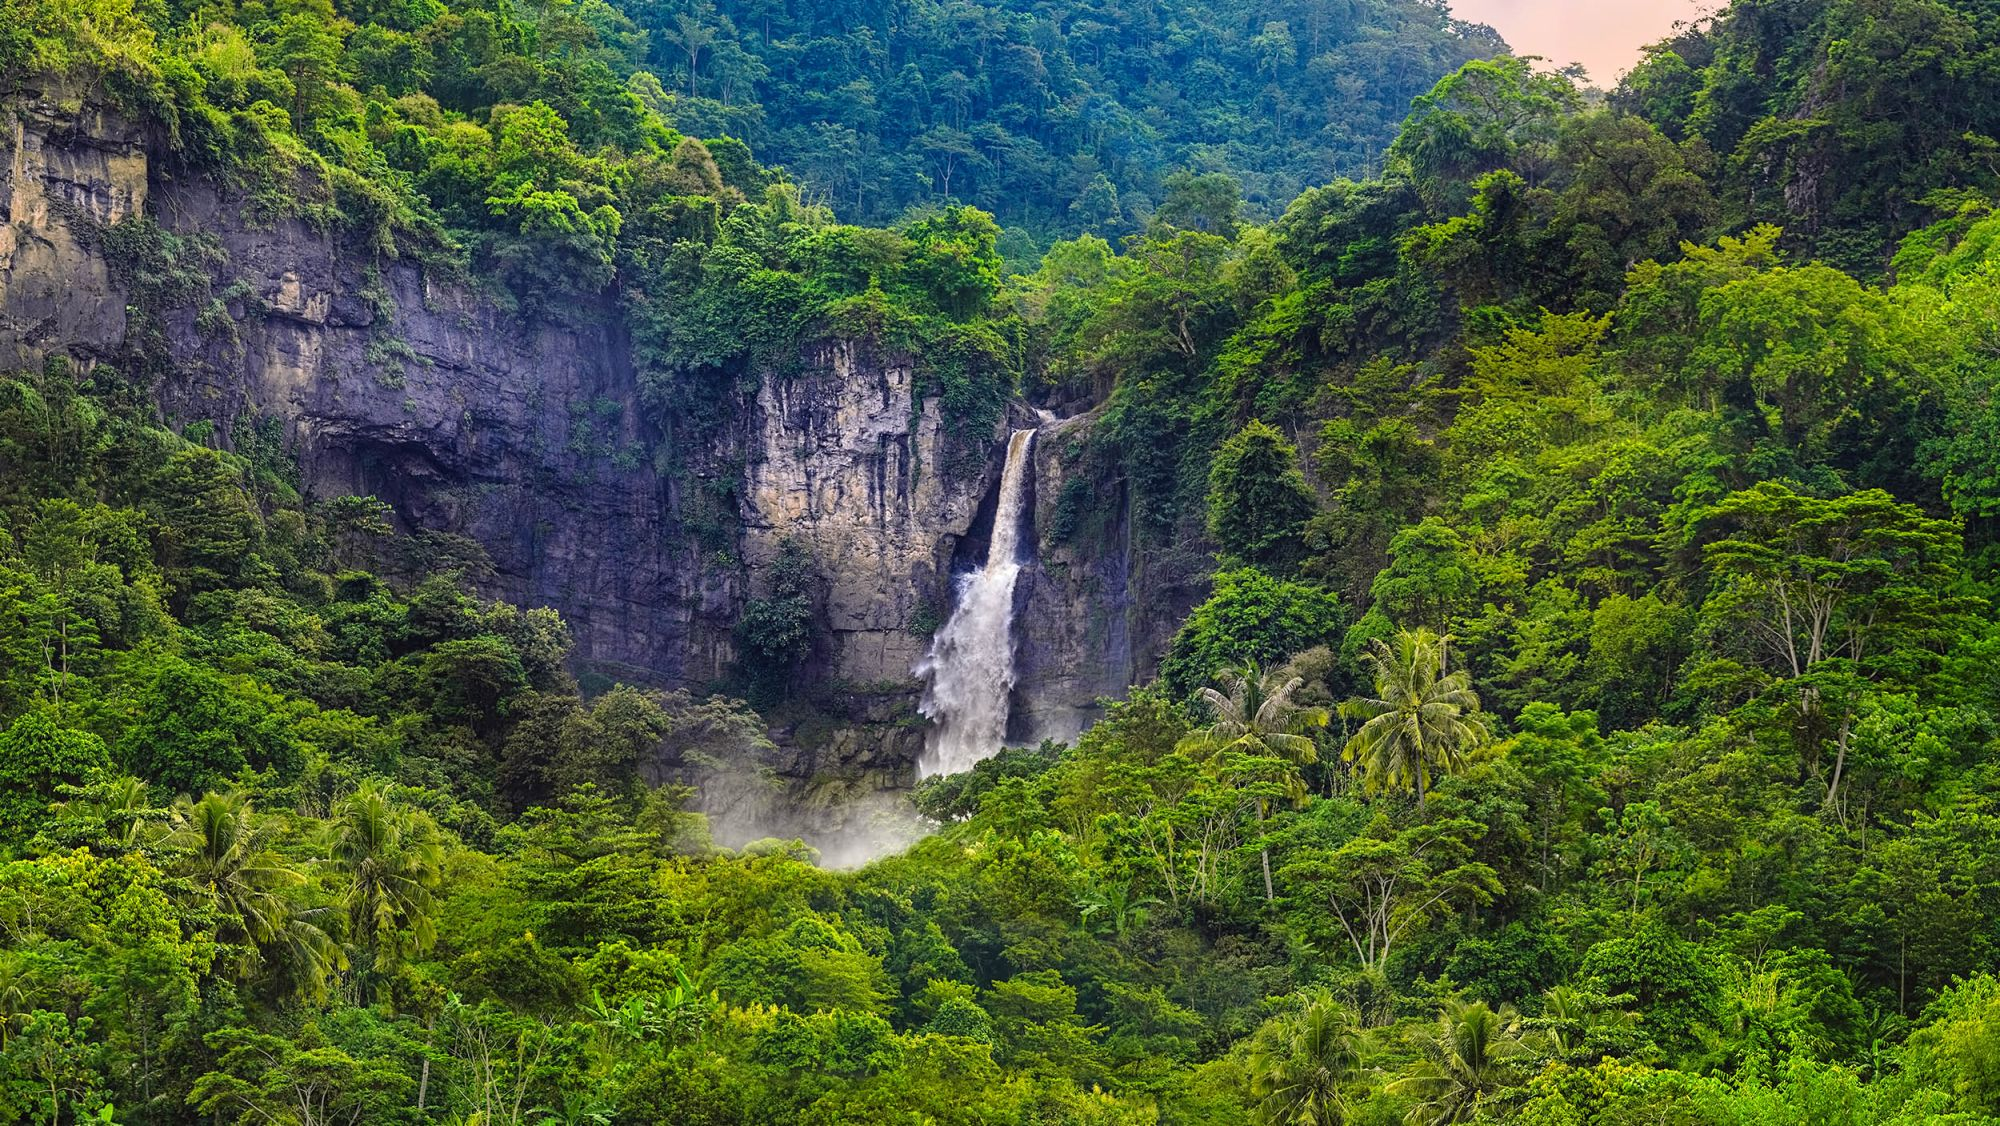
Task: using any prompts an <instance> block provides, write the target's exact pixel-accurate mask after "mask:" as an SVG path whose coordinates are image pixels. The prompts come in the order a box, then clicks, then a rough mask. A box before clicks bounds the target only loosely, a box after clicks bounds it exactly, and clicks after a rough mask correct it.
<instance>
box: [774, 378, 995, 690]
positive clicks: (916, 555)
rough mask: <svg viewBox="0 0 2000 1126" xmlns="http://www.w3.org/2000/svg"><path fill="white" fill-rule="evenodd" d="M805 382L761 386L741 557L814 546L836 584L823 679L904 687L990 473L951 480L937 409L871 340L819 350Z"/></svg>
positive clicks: (955, 446)
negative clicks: (921, 628) (926, 617)
mask: <svg viewBox="0 0 2000 1126" xmlns="http://www.w3.org/2000/svg"><path fill="white" fill-rule="evenodd" d="M812 360H813V362H812V363H811V364H809V365H808V367H807V369H806V370H805V372H804V373H802V374H797V375H791V376H787V377H782V378H781V377H779V376H776V375H766V376H765V377H764V379H763V381H762V383H761V385H760V386H759V387H758V390H757V399H756V403H755V411H754V421H753V423H752V426H751V431H750V438H749V441H748V443H747V451H746V452H747V453H748V455H749V460H748V466H747V470H746V472H745V479H744V490H743V511H744V521H743V525H744V527H743V554H744V559H745V561H746V562H747V563H749V564H750V565H751V567H752V568H753V569H758V568H761V567H762V566H763V565H764V564H766V563H768V562H769V561H770V560H771V559H772V558H773V557H774V556H776V554H777V551H778V546H779V544H780V543H782V542H783V541H784V539H785V538H786V537H788V536H790V537H795V538H797V539H799V540H800V541H802V542H803V543H805V544H806V545H807V546H808V547H810V548H811V550H812V554H813V557H814V559H815V560H817V561H818V565H819V569H820V571H821V578H822V580H823V581H824V584H825V586H826V607H825V609H826V616H827V625H828V627H829V628H830V630H831V632H832V635H833V638H832V647H831V648H832V653H831V654H830V661H829V663H828V668H827V671H828V672H829V673H830V674H831V675H832V676H833V677H834V678H836V679H838V680H841V681H846V682H850V683H853V684H878V683H881V682H884V681H890V682H900V681H907V680H908V679H909V676H910V666H911V665H912V664H914V663H915V662H916V660H917V659H918V658H919V657H922V656H923V654H924V650H925V648H926V646H927V645H928V644H929V643H928V641H927V639H926V638H925V637H924V636H922V635H921V634H920V633H919V632H918V630H917V628H916V627H917V626H918V625H919V624H920V616H921V615H922V614H923V613H924V611H925V609H926V607H927V606H934V605H935V603H936V601H937V598H938V595H939V594H940V592H941V591H942V590H943V587H944V585H945V583H946V582H947V581H948V577H949V573H950V569H951V561H952V557H953V554H954V552H955V550H956V548H957V545H958V543H959V541H960V539H961V538H962V537H963V536H965V534H966V533H967V532H968V531H969V530H970V529H971V527H972V524H973V521H974V518H975V517H976V516H977V514H978V510H979V506H980V502H981V500H982V499H983V497H984V496H985V494H986V492H987V491H988V489H989V486H990V482H989V478H990V477H991V476H992V473H991V469H990V467H983V466H982V467H978V468H976V469H975V470H974V471H973V472H970V473H968V472H963V471H960V472H953V469H954V467H956V466H959V465H961V464H962V463H963V462H964V460H965V458H964V457H963V454H964V452H965V450H964V449H962V448H961V447H963V446H966V445H973V446H975V447H976V446H977V445H980V444H986V445H990V444H992V443H994V442H996V441H998V440H999V438H1000V436H1001V434H1002V433H1004V431H1002V430H1000V429H998V428H996V429H995V431H994V432H993V433H991V434H986V435H973V436H969V439H960V440H956V441H955V440H954V438H953V435H951V434H950V433H949V432H948V431H947V428H946V426H945V422H944V419H943V416H942V411H941V410H940V408H939V404H938V401H937V400H936V399H927V398H921V397H919V396H918V395H917V394H916V393H915V390H914V389H915V387H916V386H917V373H916V371H915V370H914V368H913V366H912V364H911V362H910V360H909V358H908V357H906V356H892V355H883V354H881V353H879V352H877V351H876V350H875V349H873V348H871V347H869V346H868V345H866V344H864V343H858V342H853V341H836V342H834V343H831V344H828V345H825V346H823V347H822V348H820V349H818V350H817V351H816V354H815V355H814V356H813V357H812Z"/></svg>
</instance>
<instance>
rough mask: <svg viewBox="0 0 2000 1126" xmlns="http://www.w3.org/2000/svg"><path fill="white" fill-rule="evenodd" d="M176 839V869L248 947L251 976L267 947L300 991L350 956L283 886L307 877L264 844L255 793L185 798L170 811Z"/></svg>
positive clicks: (319, 985) (221, 929)
mask: <svg viewBox="0 0 2000 1126" xmlns="http://www.w3.org/2000/svg"><path fill="white" fill-rule="evenodd" d="M171 823H172V826H173V836H172V838H171V840H172V842H173V843H174V844H177V845H180V846H181V847H183V848H185V849H186V850H187V851H186V852H185V853H184V854H183V855H181V856H180V857H179V858H178V859H177V861H176V862H175V865H174V867H175V870H176V872H177V873H178V874H179V875H181V876H183V877H185V878H186V879H187V880H188V881H189V883H190V884H192V885H193V887H194V888H195V890H196V891H197V893H198V894H200V895H201V896H202V897H203V898H205V899H206V900H207V901H208V903H209V905H210V906H212V907H213V908H214V910H215V913H216V917H217V918H218V919H219V920H221V922H220V923H219V924H218V928H217V930H218V937H220V938H222V939H223V940H224V941H225V942H233V943H234V944H235V945H237V946H238V947H239V948H240V949H241V951H242V953H241V954H240V955H239V956H238V958H237V965H236V970H237V975H238V976H239V977H242V978H246V979H247V978H249V977H251V976H253V975H255V974H256V973H257V971H258V970H259V969H261V968H262V967H263V966H264V965H265V954H266V952H267V951H275V952H276V953H277V954H278V955H279V961H280V962H281V964H283V965H284V966H286V967H288V968H289V969H290V970H291V971H292V972H293V973H294V974H295V975H296V980H297V983H298V987H299V990H300V992H302V993H307V994H317V993H319V992H320V991H321V990H322V989H324V987H325V984H326V979H327V977H328V975H329V974H331V973H332V972H333V971H334V970H336V969H338V968H340V966H342V965H343V964H344V963H345V961H346V959H345V958H344V957H343V956H342V954H341V952H340V948H339V947H338V946H336V945H335V944H334V942H333V940H332V939H331V938H329V937H328V936H327V933H326V931H324V930H322V929H321V928H320V927H319V926H318V925H317V924H316V923H315V921H314V920H313V917H312V916H313V912H311V911H308V910H301V909H300V908H299V907H298V905H297V904H295V903H294V902H293V901H292V900H291V899H290V898H288V897H287V896H286V895H285V894H284V890H283V889H286V888H292V887H297V886H299V885H301V884H303V883H305V882H306V877H305V874H304V873H302V872H300V871H298V870H297V869H295V868H292V867H291V866H289V865H287V864H286V863H285V862H284V861H283V860H282V859H281V858H280V857H279V856H278V855H277V854H276V853H274V852H272V851H271V850H270V849H269V848H267V847H266V841H267V840H268V838H269V834H268V833H267V832H266V830H265V829H264V828H263V827H262V826H261V825H259V824H258V822H257V818H256V814H255V812H254V811H253V810H252V809H251V807H250V800H249V798H247V797H246V796H244V795H243V794H240V793H230V794H208V795H206V796H204V797H203V798H202V799H201V800H200V801H194V800H191V799H188V798H182V799H181V800H180V801H179V802H178V803H177V804H176V805H175V806H174V811H173V815H172V822H171Z"/></svg>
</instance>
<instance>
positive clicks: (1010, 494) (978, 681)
mask: <svg viewBox="0 0 2000 1126" xmlns="http://www.w3.org/2000/svg"><path fill="white" fill-rule="evenodd" d="M1034 447H1035V432H1034V431H1033V430H1016V431H1014V435H1013V437H1011V438H1009V439H1008V441H1007V463H1006V467H1005V468H1004V469H1002V470H1001V472H1000V500H999V503H998V504H997V505H996V506H995V507H994V511H993V538H992V540H991V541H989V543H988V545H987V548H986V565H985V566H983V567H980V568H979V569H978V570H976V571H972V572H970V573H969V574H967V575H965V576H964V577H963V578H961V579H960V580H959V587H958V606H957V607H956V608H955V609H954V610H952V612H951V618H950V619H949V620H948V621H946V622H945V624H944V627H943V628H942V629H940V630H938V631H937V635H936V636H935V637H933V638H932V639H931V651H930V653H929V654H928V655H927V656H925V657H924V659H923V660H921V661H919V662H917V667H916V668H915V669H914V670H912V671H914V672H915V673H916V675H918V676H921V677H924V678H926V679H927V680H928V681H929V686H928V687H927V688H926V689H925V690H924V699H923V703H922V705H921V706H920V710H921V711H922V712H923V713H924V715H926V716H928V717H929V718H930V719H931V721H932V723H933V727H932V728H931V736H930V742H929V744H928V745H927V746H926V747H925V748H924V757H923V759H922V760H921V761H920V762H918V764H917V772H918V774H919V775H921V776H922V777H925V778H929V777H931V776H933V775H938V774H956V773H958V772H959V771H962V770H970V769H972V767H973V764H975V763H977V762H979V761H980V760H981V759H985V758H988V757H990V756H992V755H994V754H997V753H998V752H999V751H1000V749H1001V747H1002V746H1003V745H1004V744H1005V742H1006V739H1007V712H1008V697H1009V696H1010V695H1011V694H1012V693H1013V691H1014V580H1015V579H1017V578H1019V577H1020V574H1021V560H1020V558H1019V556H1020V547H1021V544H1020V541H1021V510H1022V508H1023V506H1024V505H1025V504H1026V497H1027V493H1028V483H1029V480H1030V479H1031V475H1032V474H1033V468H1032V467H1033V464H1034V463H1033V458H1032V456H1031V455H1032V454H1033V452H1034Z"/></svg>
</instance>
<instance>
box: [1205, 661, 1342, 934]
mask: <svg viewBox="0 0 2000 1126" xmlns="http://www.w3.org/2000/svg"><path fill="white" fill-rule="evenodd" d="M1216 679H1217V680H1218V681H1219V682H1220V683H1221V684H1222V687H1223V688H1224V689H1226V690H1227V691H1226V692H1223V691H1217V690H1216V689H1214V688H1203V689H1202V690H1201V692H1200V693H1199V695H1200V697H1201V699H1202V700H1203V701H1204V702H1205V703H1207V704H1208V707H1209V710H1210V711H1212V712H1213V713H1215V722H1214V723H1212V724H1209V725H1208V726H1207V727H1205V728H1202V729H1201V730H1199V731H1196V732H1194V733H1192V734H1190V735H1189V736H1188V737H1187V738H1185V739H1183V740H1181V743H1180V750H1181V751H1182V752H1184V753H1191V754H1198V755H1202V756H1204V757H1206V758H1208V759H1210V760H1211V761H1226V759H1224V756H1226V755H1230V754H1240V755H1250V756H1254V757H1257V758H1268V759H1277V760H1279V761H1281V762H1285V763H1288V764H1290V768H1289V769H1287V770H1286V771H1285V772H1284V776H1283V777H1282V778H1281V779H1280V782H1281V784H1282V785H1283V786H1284V788H1285V796H1286V797H1287V798H1289V799H1291V800H1292V801H1294V802H1296V801H1299V800H1300V799H1302V798H1303V797H1304V796H1305V780H1304V779H1303V778H1301V777H1300V776H1299V771H1298V768H1299V767H1301V766H1305V765H1307V764H1308V763H1312V762H1315V761H1317V760H1318V758H1319V745H1318V744H1316V743H1314V742H1313V740H1312V737H1311V736H1309V735H1307V734H1305V733H1306V732H1307V731H1311V730H1313V729H1316V728H1321V727H1325V726H1326V724H1327V721H1328V720H1329V719H1331V718H1332V717H1331V716H1330V715H1329V714H1328V712H1327V710H1326V709H1325V708H1316V707H1308V706H1305V705H1303V704H1300V703H1299V702H1298V700H1297V693H1298V691H1299V689H1301V688H1303V687H1305V683H1306V681H1305V678H1304V677H1302V676H1299V675H1297V674H1295V673H1293V672H1292V670H1291V666H1290V665H1287V666H1286V667H1284V668H1281V669H1272V670H1271V671H1269V672H1264V671H1262V670H1260V669H1259V668H1258V667H1257V665H1256V663H1255V662H1252V663H1250V664H1246V665H1244V666H1243V667H1242V668H1241V669H1227V670H1224V671H1223V672H1222V673H1221V674H1220V675H1219V676H1217V677H1216ZM1270 814H1271V809H1270V799H1269V798H1268V797H1261V796H1260V797H1259V798H1258V799H1257V820H1258V821H1259V822H1262V821H1264V820H1265V819H1266V818H1268V817H1269V816H1270ZM1259 856H1260V859H1261V860H1262V861H1263V865H1264V900H1265V902H1267V903H1268V902H1270V901H1271V900H1274V899H1276V898H1277V893H1276V890H1275V888H1274V886H1273V884H1272V883H1271V850H1270V849H1269V848H1268V847H1266V848H1263V849H1260V850H1259Z"/></svg>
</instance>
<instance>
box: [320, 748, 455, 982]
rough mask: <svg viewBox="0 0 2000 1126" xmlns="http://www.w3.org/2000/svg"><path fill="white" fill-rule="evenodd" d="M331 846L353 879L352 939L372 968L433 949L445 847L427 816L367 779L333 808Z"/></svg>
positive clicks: (348, 899) (349, 903) (346, 901)
mask: <svg viewBox="0 0 2000 1126" xmlns="http://www.w3.org/2000/svg"><path fill="white" fill-rule="evenodd" d="M329 851H330V854H331V856H332V859H333V863H334V864H335V866H337V867H338V868H339V869H340V870H341V871H342V872H343V873H345V874H346V875H347V878H348V881H349V882H348V887H347V894H346V895H345V896H344V897H342V901H341V905H342V907H343V908H344V909H345V910H346V914H347V933H348V937H349V938H350V939H352V940H353V941H354V942H355V943H357V944H358V945H359V946H361V947H362V948H364V949H366V950H367V951H368V952H369V954H370V955H371V959H370V968H371V969H372V968H380V967H385V966H390V965H393V964H395V962H396V961H397V960H398V959H400V958H401V957H402V956H403V955H404V954H405V953H410V952H421V951H424V950H428V949H430V947H431V944H432V943H434V942H436V941H437V930H436V927H435V925H434V923H433V921H432V919H431V914H432V908H433V901H432V898H431V889H433V888H435V887H437V885H438V883H439V881H440V880H441V879H442V878H443V869H444V847H443V845H442V843H441V842H440V840H439V835H438V831H437V826H436V825H435V824H434V823H433V822H432V821H431V819H430V816H429V815H428V814H425V813H423V812H421V811H416V810H408V809H404V808H402V807H400V806H398V805H396V804H395V802H394V801H392V800H391V799H390V797H389V793H388V787H387V786H386V785H385V784H384V783H382V782H380V781H375V780H370V781H367V782H363V783H362V784H361V786H360V788H358V789H357V790H355V791H354V793H352V794H350V795H349V796H348V797H346V798H345V799H343V800H342V801H341V803H340V804H339V805H338V806H337V807H335V809H334V817H333V824H332V842H331V848H330V850H329Z"/></svg>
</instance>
